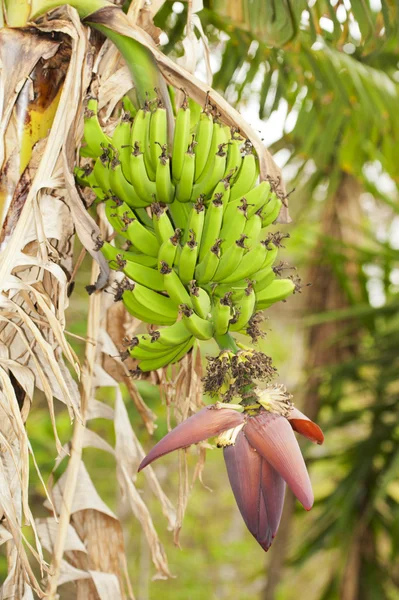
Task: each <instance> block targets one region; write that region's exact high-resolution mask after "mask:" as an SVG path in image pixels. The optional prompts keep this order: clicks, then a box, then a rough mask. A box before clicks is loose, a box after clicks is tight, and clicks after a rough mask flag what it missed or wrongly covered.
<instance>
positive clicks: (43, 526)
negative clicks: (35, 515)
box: [36, 518, 87, 553]
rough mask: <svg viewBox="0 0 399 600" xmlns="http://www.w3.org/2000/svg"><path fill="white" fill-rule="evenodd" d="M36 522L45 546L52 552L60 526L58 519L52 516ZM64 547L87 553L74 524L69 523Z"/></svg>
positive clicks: (67, 549) (68, 549)
mask: <svg viewBox="0 0 399 600" xmlns="http://www.w3.org/2000/svg"><path fill="white" fill-rule="evenodd" d="M36 524H37V531H38V534H39V537H40V541H41V543H42V545H43V548H46V550H48V552H50V553H51V552H53V550H54V541H55V536H56V532H57V527H58V523H57V521H55V520H54V519H52V518H48V519H37V520H36ZM64 549H65V551H66V552H71V551H75V550H78V551H79V552H85V553H87V549H86V547H85V545H84V544H83V542H82V540H81V539H80V538H79V536H78V534H77V533H76V530H75V529H74V528H73V527H72V525H68V533H67V537H66V540H65V545H64Z"/></svg>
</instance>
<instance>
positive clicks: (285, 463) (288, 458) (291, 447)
mask: <svg viewBox="0 0 399 600" xmlns="http://www.w3.org/2000/svg"><path fill="white" fill-rule="evenodd" d="M244 432H245V436H246V438H247V440H248V442H249V443H250V444H251V446H253V448H255V449H256V450H257V451H258V452H259V454H260V455H261V456H262V457H263V458H264V459H265V460H266V461H267V462H268V463H269V464H270V465H271V466H272V467H273V468H274V469H275V470H276V471H277V472H278V473H279V474H280V475H281V477H282V478H283V479H284V480H285V481H286V482H287V484H288V485H289V487H290V488H291V490H292V491H293V493H294V494H295V496H296V497H297V498H298V500H299V502H301V504H302V505H303V506H304V508H306V509H307V510H309V509H310V508H311V507H312V506H313V500H314V498H313V491H312V486H311V483H310V479H309V475H308V472H307V469H306V465H305V462H304V460H303V456H302V454H301V450H300V448H299V445H298V442H297V440H296V438H295V435H294V433H293V431H292V428H291V426H290V424H289V423H288V421H287V419H286V418H285V417H282V416H280V415H277V414H274V413H269V412H266V411H264V412H260V413H259V414H258V415H256V416H255V417H250V418H249V419H248V421H247V423H246V425H245V427H244Z"/></svg>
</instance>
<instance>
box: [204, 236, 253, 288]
mask: <svg viewBox="0 0 399 600" xmlns="http://www.w3.org/2000/svg"><path fill="white" fill-rule="evenodd" d="M246 238H247V236H246V235H244V234H243V235H241V236H240V238H239V239H238V240H236V242H235V243H234V244H232V245H231V246H230V247H229V248H227V250H226V251H225V252H222V256H221V258H220V260H219V264H218V268H217V269H216V272H215V274H214V276H213V278H212V280H213V281H222V280H223V279H225V277H227V276H228V275H229V274H230V273H232V272H234V271H235V269H237V268H238V266H239V264H240V263H241V260H242V257H243V256H244V252H245V250H246V246H245V240H246Z"/></svg>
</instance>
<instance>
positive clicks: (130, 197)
mask: <svg viewBox="0 0 399 600" xmlns="http://www.w3.org/2000/svg"><path fill="white" fill-rule="evenodd" d="M109 186H110V188H111V191H112V193H113V194H114V195H115V196H117V198H120V199H121V200H123V202H126V204H127V205H128V206H130V207H131V208H145V207H146V206H149V204H148V202H145V201H144V200H141V198H139V197H138V195H137V194H136V191H135V189H134V187H133V186H132V185H131V184H130V183H129V182H128V180H127V179H126V178H125V176H124V174H123V169H122V163H121V162H120V161H119V159H118V157H117V156H115V157H114V158H113V159H112V161H111V165H110V169H109Z"/></svg>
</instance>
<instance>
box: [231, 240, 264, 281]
mask: <svg viewBox="0 0 399 600" xmlns="http://www.w3.org/2000/svg"><path fill="white" fill-rule="evenodd" d="M266 255H267V247H266V243H265V242H259V244H257V245H256V246H254V247H253V248H252V249H251V250H249V251H248V252H247V253H246V254H245V255H244V257H243V259H242V261H241V262H240V264H239V266H238V267H237V269H235V271H233V273H231V274H230V275H228V276H227V277H225V278H224V279H222V283H233V282H235V281H239V280H241V279H245V278H246V277H251V276H252V275H254V274H256V273H257V272H258V271H259V269H260V268H261V266H262V265H263V263H264V262H265V259H266Z"/></svg>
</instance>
